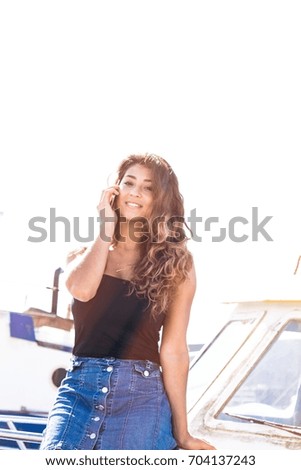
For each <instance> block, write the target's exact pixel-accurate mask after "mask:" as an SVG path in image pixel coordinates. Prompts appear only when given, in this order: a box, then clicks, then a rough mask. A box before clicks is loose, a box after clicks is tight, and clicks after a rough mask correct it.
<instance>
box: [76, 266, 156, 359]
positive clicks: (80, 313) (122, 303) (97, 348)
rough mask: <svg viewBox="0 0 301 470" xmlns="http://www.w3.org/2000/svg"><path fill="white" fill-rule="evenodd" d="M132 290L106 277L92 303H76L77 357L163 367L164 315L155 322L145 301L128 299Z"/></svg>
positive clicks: (112, 278) (115, 278) (111, 277)
mask: <svg viewBox="0 0 301 470" xmlns="http://www.w3.org/2000/svg"><path fill="white" fill-rule="evenodd" d="M129 287H130V281H125V280H123V279H120V278H118V277H113V276H109V275H107V274H104V275H103V277H102V280H101V282H100V285H99V287H98V290H97V292H96V295H95V296H94V297H93V299H90V300H89V301H88V302H81V301H80V300H77V299H73V301H72V314H73V318H74V327H75V342H74V348H73V354H74V355H76V356H86V357H116V358H119V359H138V360H149V361H153V362H156V363H158V364H160V356H159V351H158V341H159V332H160V329H161V326H162V324H163V320H164V315H163V314H161V315H159V317H158V318H156V319H153V318H152V317H151V316H150V313H149V311H148V310H147V309H146V307H147V301H146V299H140V298H138V297H137V296H136V294H135V293H132V294H130V295H129V294H128V292H129Z"/></svg>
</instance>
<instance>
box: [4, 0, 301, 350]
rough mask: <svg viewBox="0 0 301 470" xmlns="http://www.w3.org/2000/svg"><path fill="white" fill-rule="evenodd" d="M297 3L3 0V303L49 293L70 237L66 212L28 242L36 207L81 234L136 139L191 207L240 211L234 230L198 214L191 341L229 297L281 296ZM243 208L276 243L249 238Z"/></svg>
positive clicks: (293, 170)
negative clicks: (207, 224)
mask: <svg viewBox="0 0 301 470" xmlns="http://www.w3.org/2000/svg"><path fill="white" fill-rule="evenodd" d="M3 3H5V4H3ZM300 16H301V15H300V3H299V2H298V1H290V0H286V1H279V2H275V1H266V0H260V1H256V0H255V1H252V2H242V1H241V0H239V1H227V2H224V1H217V2H199V1H189V2H187V1H164V2H162V1H152V2H141V1H138V0H137V1H126V2H122V1H117V2H116V1H115V2H99V1H91V2H78V1H74V0H72V1H62V0H60V1H52V2H40V1H31V0H29V1H26V2H21V1H18V2H16V1H13V0H11V1H10V2H2V4H1V6H0V42H1V44H2V50H1V53H0V54H1V57H0V62H1V66H2V72H1V87H0V99H1V111H0V118H1V134H2V135H1V140H0V153H1V163H0V170H1V176H0V184H1V186H0V211H3V213H4V214H3V215H2V216H0V229H1V233H0V237H1V250H0V256H1V258H0V260H1V261H0V262H1V264H0V281H1V283H0V287H1V292H0V302H2V304H1V305H0V308H1V307H2V308H8V309H18V308H21V309H22V308H23V307H24V302H25V295H26V293H28V291H34V290H35V289H37V288H40V289H41V291H42V290H43V292H45V285H49V284H51V282H52V277H53V271H54V269H55V268H56V267H58V266H60V265H62V264H63V263H64V259H65V255H66V253H67V251H68V250H69V249H70V247H71V246H73V244H72V243H69V244H68V243H65V242H64V232H63V230H62V228H61V227H62V225H61V227H60V226H59V225H57V241H56V242H55V243H51V242H50V241H49V238H48V241H44V242H42V243H32V242H29V241H28V240H27V239H28V237H29V236H30V235H32V236H37V234H34V233H32V232H31V231H30V230H29V227H28V221H29V219H31V218H32V217H35V216H41V217H46V218H47V219H49V211H50V208H51V207H54V208H56V213H57V215H60V216H65V217H68V218H69V219H70V220H71V221H72V220H73V219H72V218H73V217H81V219H80V220H81V227H82V230H81V232H82V234H83V236H84V235H85V233H87V218H88V216H91V217H93V216H95V207H96V204H97V202H98V197H99V195H100V192H101V190H102V188H103V187H105V186H106V184H107V178H108V176H109V175H110V173H111V172H113V171H114V170H115V168H116V165H117V164H118V163H119V161H120V160H121V158H123V157H124V156H126V155H127V154H128V153H132V152H153V153H157V154H160V155H162V156H163V157H165V158H166V159H167V160H168V161H169V162H170V164H171V165H172V166H173V168H174V170H175V171H176V173H177V175H178V177H179V181H180V187H181V191H182V193H183V195H184V199H185V206H186V209H187V215H189V213H190V211H191V210H193V209H196V213H197V215H198V216H199V217H203V220H204V219H205V218H208V217H214V216H215V217H219V220H220V227H227V225H228V223H229V220H230V219H231V218H233V217H236V216H241V217H244V218H246V219H248V221H249V224H248V225H245V226H243V225H237V227H236V231H237V236H241V235H243V234H244V233H245V234H247V235H249V238H248V240H247V241H245V242H243V243H234V242H233V241H231V240H230V239H229V237H228V233H227V237H226V240H225V241H223V242H220V243H214V242H212V236H216V235H218V233H219V230H218V228H214V226H213V228H212V232H205V231H204V224H203V223H201V222H199V223H198V224H197V234H198V235H199V236H202V237H203V241H202V242H191V244H190V247H191V250H192V251H193V253H194V257H195V263H196V267H197V274H198V290H197V294H196V298H195V302H194V305H193V309H192V314H191V323H190V326H189V338H190V339H191V341H194V342H198V341H203V338H204V337H205V335H206V334H207V332H208V331H211V330H212V329H213V330H214V329H215V328H217V327H218V326H219V324H220V322H222V321H224V320H225V319H226V316H227V315H228V313H229V311H228V309H224V307H222V304H221V302H223V301H227V300H238V299H239V300H240V299H249V298H261V299H262V298H267V297H271V295H275V296H276V297H283V296H284V295H285V294H283V292H284V287H285V284H286V283H290V282H293V281H296V276H295V277H294V276H293V272H294V269H295V265H296V262H297V259H298V256H299V255H300V254H301V241H300V240H301V222H300V221H301V216H300V208H299V201H300V173H299V162H300V150H301V140H300V128H301V115H300V109H301V87H300V83H301V65H300V64H301V63H300V48H301V30H300V22H301V17H300ZM252 207H258V213H259V221H261V220H262V219H264V218H265V217H266V216H273V218H272V220H271V221H270V222H268V223H267V225H266V226H265V228H266V230H267V232H268V233H269V234H270V236H271V237H272V238H273V240H274V241H273V242H267V241H266V240H265V239H264V237H262V236H261V235H259V239H258V241H257V242H255V241H252V237H251V233H252V231H251V212H252ZM47 224H48V222H47V223H46V224H45V225H44V228H46V230H48V225H47ZM85 230H86V232H85ZM299 285H300V276H299ZM16 286H17V287H16ZM300 287H301V285H300ZM300 287H299V288H298V292H297V296H298V295H299V298H300ZM272 292H273V294H272ZM295 297H296V295H295ZM27 301H28V298H27ZM35 306H38V305H35ZM49 307H50V305H49Z"/></svg>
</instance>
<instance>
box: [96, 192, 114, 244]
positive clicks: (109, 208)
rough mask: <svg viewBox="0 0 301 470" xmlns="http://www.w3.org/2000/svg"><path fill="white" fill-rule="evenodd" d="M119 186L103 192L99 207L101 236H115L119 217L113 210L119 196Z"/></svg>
mask: <svg viewBox="0 0 301 470" xmlns="http://www.w3.org/2000/svg"><path fill="white" fill-rule="evenodd" d="M119 190H120V189H119V186H118V185H117V184H114V185H113V186H110V187H109V188H107V189H105V190H104V191H102V194H101V197H100V201H99V203H98V205H97V211H98V215H99V224H100V234H101V236H102V237H103V236H105V237H112V236H113V234H114V230H115V226H116V222H117V215H116V212H115V210H114V209H113V203H114V199H115V197H116V196H118V195H119Z"/></svg>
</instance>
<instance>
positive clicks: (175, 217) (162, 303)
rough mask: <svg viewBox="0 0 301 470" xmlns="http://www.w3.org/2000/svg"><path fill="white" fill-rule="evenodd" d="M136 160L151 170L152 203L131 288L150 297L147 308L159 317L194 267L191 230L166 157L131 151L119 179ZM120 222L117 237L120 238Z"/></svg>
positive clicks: (118, 177)
mask: <svg viewBox="0 0 301 470" xmlns="http://www.w3.org/2000/svg"><path fill="white" fill-rule="evenodd" d="M137 164H138V165H142V166H145V167H147V168H148V169H150V170H151V172H152V191H153V207H152V212H151V215H150V217H149V219H148V220H147V221H144V228H143V233H144V238H143V243H141V244H140V248H141V258H140V261H139V263H137V265H136V266H135V268H134V273H133V278H132V282H131V283H132V290H131V292H133V291H136V294H137V296H138V297H143V298H147V299H148V308H150V311H151V314H152V316H153V317H156V316H157V315H159V314H160V313H165V312H167V310H168V307H169V305H170V303H171V301H172V299H173V296H174V293H175V290H176V288H177V286H178V285H179V283H181V282H183V281H184V280H185V279H186V278H187V276H188V273H189V270H190V269H191V266H192V256H191V253H190V252H189V250H188V249H187V241H188V239H189V238H188V236H187V230H188V231H189V232H190V233H191V231H190V229H189V227H188V226H187V224H186V222H185V219H184V204H183V196H182V195H181V193H180V191H179V184H178V179H177V177H176V175H175V173H174V171H173V170H172V168H171V166H170V165H169V164H168V163H167V161H166V160H165V159H164V158H162V157H160V156H158V155H154V154H142V155H141V154H139V155H129V156H128V157H127V158H125V159H124V160H123V161H122V162H121V164H120V165H119V168H118V170H117V175H118V176H117V179H116V183H118V182H120V181H121V180H122V178H123V177H124V175H125V173H126V172H127V170H128V169H129V168H130V167H131V166H133V165H137ZM116 211H117V215H118V209H117V210H116ZM118 225H119V224H118V223H117V225H116V230H115V239H118V230H119V228H118Z"/></svg>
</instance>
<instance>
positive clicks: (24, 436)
mask: <svg viewBox="0 0 301 470" xmlns="http://www.w3.org/2000/svg"><path fill="white" fill-rule="evenodd" d="M46 422H47V418H46V417H40V416H37V417H34V416H26V415H24V416H22V415H5V414H0V440H2V439H3V440H6V441H15V442H16V443H17V446H18V448H19V449H20V450H26V449H27V448H28V447H27V446H26V443H34V444H37V445H38V444H39V443H40V442H41V440H42V432H43V431H41V429H43V428H44V427H45V426H46ZM3 425H6V428H4V427H3ZM18 425H26V426H27V425H29V426H30V427H32V428H35V427H37V429H40V430H39V431H26V430H21V429H18ZM1 448H2V449H5V448H10V446H9V445H7V446H6V445H2V446H1Z"/></svg>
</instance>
